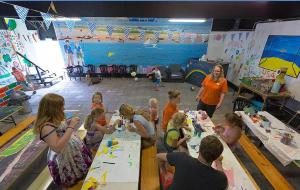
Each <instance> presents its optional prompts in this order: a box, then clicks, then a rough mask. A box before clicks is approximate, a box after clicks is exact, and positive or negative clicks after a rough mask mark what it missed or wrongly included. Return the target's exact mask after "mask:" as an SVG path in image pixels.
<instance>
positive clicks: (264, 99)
mask: <svg viewBox="0 0 300 190" xmlns="http://www.w3.org/2000/svg"><path fill="white" fill-rule="evenodd" d="M266 104H267V98H263V105H262V108H261V111H264V110H265V109H266Z"/></svg>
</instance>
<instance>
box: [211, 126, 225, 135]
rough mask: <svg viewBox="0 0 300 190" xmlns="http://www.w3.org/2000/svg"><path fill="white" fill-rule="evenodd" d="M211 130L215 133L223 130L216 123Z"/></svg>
mask: <svg viewBox="0 0 300 190" xmlns="http://www.w3.org/2000/svg"><path fill="white" fill-rule="evenodd" d="M213 130H214V131H215V133H217V134H220V133H222V132H223V131H224V128H223V127H222V126H221V125H216V126H215V127H213Z"/></svg>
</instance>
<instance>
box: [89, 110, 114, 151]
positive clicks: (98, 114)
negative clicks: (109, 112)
mask: <svg viewBox="0 0 300 190" xmlns="http://www.w3.org/2000/svg"><path fill="white" fill-rule="evenodd" d="M103 117H104V118H105V116H104V110H103V109H101V108H95V109H93V110H92V112H91V113H90V114H89V115H88V116H87V117H86V119H85V121H84V128H85V129H86V130H87V133H86V137H85V143H86V145H87V147H88V148H89V149H90V150H91V151H92V152H95V151H97V149H98V147H99V145H100V143H101V141H102V138H103V136H104V134H111V133H113V132H114V131H115V128H114V126H106V125H101V124H99V121H101V120H102V118H103Z"/></svg>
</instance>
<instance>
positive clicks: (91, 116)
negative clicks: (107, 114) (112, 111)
mask: <svg viewBox="0 0 300 190" xmlns="http://www.w3.org/2000/svg"><path fill="white" fill-rule="evenodd" d="M103 113H104V110H103V109H102V108H95V109H93V110H92V111H91V113H90V114H89V115H88V116H87V117H86V118H85V120H84V124H83V126H84V128H85V129H89V128H90V124H91V123H92V122H93V121H94V119H96V118H98V117H100V115H101V114H103Z"/></svg>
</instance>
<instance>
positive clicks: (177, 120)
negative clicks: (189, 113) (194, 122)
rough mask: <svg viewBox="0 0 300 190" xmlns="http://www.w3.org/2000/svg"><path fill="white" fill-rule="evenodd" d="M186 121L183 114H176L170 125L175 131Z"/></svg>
mask: <svg viewBox="0 0 300 190" xmlns="http://www.w3.org/2000/svg"><path fill="white" fill-rule="evenodd" d="M185 121H186V116H185V114H184V113H181V112H177V113H175V114H174V115H173V118H172V124H173V126H174V127H175V128H176V129H179V128H180V127H181V126H182V125H183V124H184V122H185Z"/></svg>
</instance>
